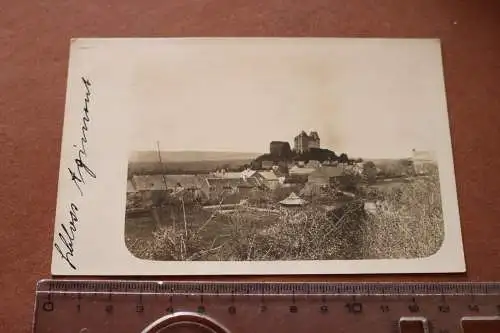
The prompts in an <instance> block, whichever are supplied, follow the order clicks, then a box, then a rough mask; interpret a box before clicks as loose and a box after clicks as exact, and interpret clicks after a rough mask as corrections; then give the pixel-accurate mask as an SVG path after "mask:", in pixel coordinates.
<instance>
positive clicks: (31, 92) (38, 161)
mask: <svg viewBox="0 0 500 333" xmlns="http://www.w3.org/2000/svg"><path fill="white" fill-rule="evenodd" d="M0 8H1V9H0V176H1V180H2V182H1V187H0V217H1V229H0V230H1V231H0V272H1V280H0V291H1V296H2V297H0V331H1V332H29V331H30V329H31V321H32V310H33V300H34V288H35V283H36V281H37V280H39V279H41V278H47V277H50V259H51V258H50V255H51V251H52V231H53V217H54V213H55V203H56V189H57V175H58V168H59V150H60V140H61V131H62V121H63V111H64V102H65V100H64V99H65V93H66V92H65V90H66V73H67V65H68V51H69V40H70V38H74V37H154V36H157V37H169V36H173V37H174V36H185V37H187V36H193V37H199V36H289V37H296V36H317V37H432V38H440V39H441V40H442V47H443V57H444V70H445V79H446V87H447V98H448V107H449V112H450V125H451V132H452V141H453V148H454V161H455V168H456V178H457V184H458V185H457V186H458V195H459V204H460V214H461V220H462V228H463V234H464V247H465V252H466V260H467V273H466V274H459V275H446V274H445V275H439V276H437V275H425V274H423V275H413V276H410V275H405V276H396V275H376V276H294V277H287V278H283V277H268V278H267V279H268V280H271V279H274V280H277V279H279V280H282V279H290V280H330V281H345V280H350V281H364V280H370V281H377V280H380V281H391V280H393V281H399V280H405V281H409V280H418V281H432V280H440V281H445V280H471V281H486V280H500V260H499V254H500V242H499V241H500V233H499V227H500V222H499V218H500V208H499V207H500V205H499V204H500V200H499V198H500V187H499V186H498V184H499V180H500V176H499V170H500V158H499V156H498V155H499V153H500V149H499V147H498V145H499V144H500V131H499V125H500V2H499V1H496V0H491V1H482V0H477V1H452V0H446V1H445V0H441V1H435V0H421V1H413V0H381V1H370V0H365V1H362V0H350V1H340V0H331V1H327V0H307V1H303V0H300V1H296V0H293V1H292V0H255V1H248V0H247V1H244V0H224V1H214V0H193V1H186V0H171V1H124V0H111V1H107V2H104V1H96V0H88V1H76V0H65V1H61V0H59V1H58V0H53V1H47V0H45V1H44V0H39V1H15V2H14V1H7V0H3V1H0ZM165 279H167V277H165ZM221 279H222V277H221ZM225 279H229V278H225ZM238 279H245V278H244V277H239V278H238ZM246 279H263V278H262V277H247V278H246Z"/></svg>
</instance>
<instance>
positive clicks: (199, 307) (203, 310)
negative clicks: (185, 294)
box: [197, 305, 206, 313]
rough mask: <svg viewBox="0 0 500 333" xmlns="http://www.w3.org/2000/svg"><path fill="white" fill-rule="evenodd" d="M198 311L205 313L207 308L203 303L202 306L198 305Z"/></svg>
mask: <svg viewBox="0 0 500 333" xmlns="http://www.w3.org/2000/svg"><path fill="white" fill-rule="evenodd" d="M197 312H198V313H205V312H206V309H205V307H204V306H203V305H200V306H198V309H197Z"/></svg>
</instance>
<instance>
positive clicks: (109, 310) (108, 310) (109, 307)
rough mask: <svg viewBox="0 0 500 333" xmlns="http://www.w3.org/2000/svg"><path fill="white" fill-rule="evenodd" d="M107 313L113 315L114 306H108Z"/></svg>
mask: <svg viewBox="0 0 500 333" xmlns="http://www.w3.org/2000/svg"><path fill="white" fill-rule="evenodd" d="M105 310H106V313H113V304H108V305H106V308H105Z"/></svg>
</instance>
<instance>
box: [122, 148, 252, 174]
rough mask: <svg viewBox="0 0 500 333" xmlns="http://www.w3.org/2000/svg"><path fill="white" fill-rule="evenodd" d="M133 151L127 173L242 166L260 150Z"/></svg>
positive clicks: (203, 170)
mask: <svg viewBox="0 0 500 333" xmlns="http://www.w3.org/2000/svg"><path fill="white" fill-rule="evenodd" d="M160 154H161V161H162V163H160V160H159V158H158V152H156V151H138V152H137V151H136V152H133V153H132V154H131V155H130V156H129V162H128V177H131V176H132V175H134V174H143V175H147V174H159V173H170V174H200V173H207V172H210V171H214V170H216V169H219V168H224V169H228V170H243V168H244V166H245V165H249V164H250V163H251V162H252V161H253V160H254V159H255V158H256V157H257V156H259V155H260V154H259V153H242V152H221V151H162V152H161V153H160Z"/></svg>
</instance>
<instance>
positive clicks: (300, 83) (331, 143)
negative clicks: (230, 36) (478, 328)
mask: <svg viewBox="0 0 500 333" xmlns="http://www.w3.org/2000/svg"><path fill="white" fill-rule="evenodd" d="M141 52H142V53H140V54H141V57H136V58H137V60H136V61H135V62H134V63H133V65H132V66H133V68H132V69H131V72H132V73H133V75H132V85H131V86H130V91H129V92H127V94H129V96H128V97H127V103H129V105H128V106H129V107H132V108H134V110H135V111H134V119H133V122H132V123H133V128H132V133H131V137H130V140H131V141H130V142H131V150H152V149H155V147H156V141H157V140H158V141H160V144H161V149H162V150H212V151H214V150H217V151H236V152H262V153H264V152H267V151H268V149H269V142H270V141H272V140H285V141H289V142H290V145H291V146H292V147H293V138H294V136H295V135H297V134H298V133H299V132H300V131H301V130H302V129H304V130H306V131H307V132H309V131H310V130H316V131H318V133H319V136H320V138H321V146H322V147H323V148H328V149H331V150H333V151H335V152H338V153H341V152H346V153H347V154H348V155H349V156H353V157H354V156H356V157H405V156H408V155H409V154H410V151H411V149H412V148H416V149H429V150H432V149H433V148H434V145H435V143H436V140H439V138H440V137H442V135H443V128H446V129H447V126H448V125H447V123H446V124H444V125H445V126H444V125H443V120H445V119H446V118H445V117H444V116H445V112H446V109H445V108H446V105H445V97H444V96H445V95H444V85H443V77H442V76H443V74H442V68H441V53H440V48H439V43H438V42H437V41H436V40H427V41H423V40H401V39H399V40H396V39H395V40H378V39H371V40H370V39H356V40H354V39H310V40H304V39H291V40H285V39H269V40H262V39H246V40H241V39H240V40H224V39H219V40H209V39H198V40H186V39H179V40H176V41H171V42H169V43H152V44H151V45H150V46H149V47H148V48H147V50H144V51H141ZM444 134H446V135H449V134H448V133H444Z"/></svg>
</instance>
